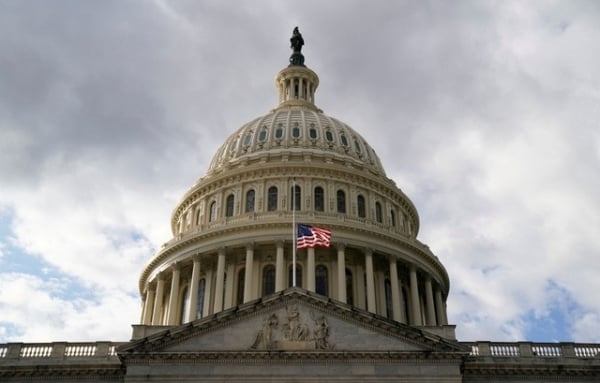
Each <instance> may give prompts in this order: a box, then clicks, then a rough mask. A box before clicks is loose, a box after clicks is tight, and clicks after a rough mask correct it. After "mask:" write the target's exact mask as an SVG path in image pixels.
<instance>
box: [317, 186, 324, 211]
mask: <svg viewBox="0 0 600 383" xmlns="http://www.w3.org/2000/svg"><path fill="white" fill-rule="evenodd" d="M323 210H325V198H324V193H323V188H322V187H320V186H317V187H316V188H315V211H323Z"/></svg>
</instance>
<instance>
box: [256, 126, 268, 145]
mask: <svg viewBox="0 0 600 383" xmlns="http://www.w3.org/2000/svg"><path fill="white" fill-rule="evenodd" d="M266 139H267V128H263V129H262V130H261V131H260V133H258V140H259V141H260V142H264V141H265V140H266Z"/></svg>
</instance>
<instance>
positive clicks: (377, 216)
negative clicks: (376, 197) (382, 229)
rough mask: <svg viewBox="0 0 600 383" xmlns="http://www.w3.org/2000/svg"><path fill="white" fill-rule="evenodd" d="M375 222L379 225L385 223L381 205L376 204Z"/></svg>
mask: <svg viewBox="0 0 600 383" xmlns="http://www.w3.org/2000/svg"><path fill="white" fill-rule="evenodd" d="M375 220H376V221H377V222H379V223H382V222H383V214H382V213H381V204H380V203H379V202H375Z"/></svg>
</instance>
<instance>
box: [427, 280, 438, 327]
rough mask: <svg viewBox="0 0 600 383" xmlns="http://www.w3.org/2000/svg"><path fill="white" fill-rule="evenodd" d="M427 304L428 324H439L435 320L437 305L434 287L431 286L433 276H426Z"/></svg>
mask: <svg viewBox="0 0 600 383" xmlns="http://www.w3.org/2000/svg"><path fill="white" fill-rule="evenodd" d="M425 305H426V306H427V326H435V325H437V323H436V320H435V306H434V303H433V289H432V287H431V277H430V276H429V275H428V276H427V277H426V278H425Z"/></svg>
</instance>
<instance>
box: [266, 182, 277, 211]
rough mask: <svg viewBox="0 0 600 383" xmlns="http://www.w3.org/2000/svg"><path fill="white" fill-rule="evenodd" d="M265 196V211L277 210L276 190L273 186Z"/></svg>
mask: <svg viewBox="0 0 600 383" xmlns="http://www.w3.org/2000/svg"><path fill="white" fill-rule="evenodd" d="M267 194H268V195H267V210H268V211H275V210H277V188H276V187H275V186H271V187H270V188H269V191H268V192H267Z"/></svg>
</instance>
